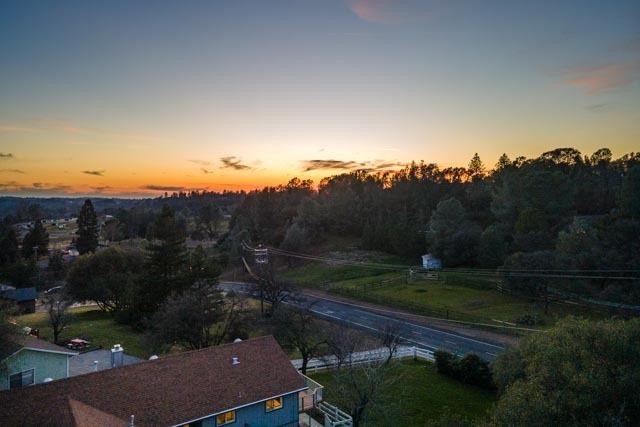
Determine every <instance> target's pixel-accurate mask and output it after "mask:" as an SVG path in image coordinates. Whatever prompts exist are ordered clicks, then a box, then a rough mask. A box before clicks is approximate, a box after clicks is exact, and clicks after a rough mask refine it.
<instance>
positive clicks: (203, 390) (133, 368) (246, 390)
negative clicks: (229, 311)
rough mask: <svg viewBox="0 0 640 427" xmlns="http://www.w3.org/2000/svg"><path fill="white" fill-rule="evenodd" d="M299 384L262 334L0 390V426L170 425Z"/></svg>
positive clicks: (285, 391) (276, 347)
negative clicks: (132, 420)
mask: <svg viewBox="0 0 640 427" xmlns="http://www.w3.org/2000/svg"><path fill="white" fill-rule="evenodd" d="M234 357H237V358H238V361H239V363H237V364H235V365H234V364H233V363H232V360H233V358H234ZM305 388H306V387H305V384H304V380H303V377H302V376H301V375H300V374H299V373H298V371H297V370H296V369H295V368H294V367H293V365H292V364H291V362H290V361H289V358H288V357H287V355H286V354H285V353H284V352H283V351H282V349H281V348H280V346H279V345H278V343H277V342H276V341H275V339H274V338H273V337H271V336H266V337H261V338H254V339H250V340H246V341H241V342H239V343H233V344H226V345H221V346H218V347H209V348H206V349H203V350H197V351H191V352H185V353H180V354H176V355H171V356H167V357H164V358H160V359H158V360H154V361H146V362H142V363H139V364H136V365H129V366H124V367H121V368H116V369H109V370H105V371H100V372H95V373H91V374H86V375H80V376H77V377H72V378H68V379H64V380H58V381H53V382H51V383H47V384H39V385H35V386H31V387H26V388H23V389H18V390H13V391H3V392H0V425H3V426H17V425H20V426H24V425H50V424H51V422H52V420H55V425H69V426H81V425H87V424H86V423H85V422H82V420H83V419H84V420H85V421H86V420H87V419H90V418H91V417H92V416H94V415H96V414H100V416H101V417H102V418H103V419H104V421H105V422H106V423H107V424H109V425H126V423H127V422H128V421H129V419H130V417H131V415H134V416H135V425H136V426H151V425H153V426H160V425H176V424H182V423H185V422H188V421H193V420H197V419H200V418H204V417H208V416H211V415H214V414H217V413H220V412H224V411H225V410H228V409H231V408H238V407H241V406H244V405H248V404H251V403H254V402H260V401H263V400H267V399H269V398H272V397H276V396H280V395H283V394H288V393H292V392H296V391H300V390H303V389H305Z"/></svg>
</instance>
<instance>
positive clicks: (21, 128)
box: [0, 117, 167, 148]
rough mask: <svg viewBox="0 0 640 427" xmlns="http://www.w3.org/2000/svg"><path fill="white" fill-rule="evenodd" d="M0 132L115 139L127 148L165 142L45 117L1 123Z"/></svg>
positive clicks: (142, 135) (159, 139) (130, 133)
mask: <svg viewBox="0 0 640 427" xmlns="http://www.w3.org/2000/svg"><path fill="white" fill-rule="evenodd" d="M0 132H58V133H63V134H67V135H73V136H81V137H83V138H109V139H117V140H118V141H121V142H122V143H123V144H124V145H125V146H127V147H129V148H146V147H147V145H144V144H141V143H145V142H147V143H150V142H167V140H166V139H163V138H159V137H157V136H155V135H151V134H148V133H144V132H129V131H121V130H113V129H105V128H98V127H90V126H79V125H76V124H74V123H72V122H71V121H69V120H65V119H59V118H47V117H39V118H32V119H29V120H22V121H20V122H18V123H2V124H0Z"/></svg>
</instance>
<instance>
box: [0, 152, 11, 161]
mask: <svg viewBox="0 0 640 427" xmlns="http://www.w3.org/2000/svg"><path fill="white" fill-rule="evenodd" d="M10 159H13V154H11V153H0V160H10Z"/></svg>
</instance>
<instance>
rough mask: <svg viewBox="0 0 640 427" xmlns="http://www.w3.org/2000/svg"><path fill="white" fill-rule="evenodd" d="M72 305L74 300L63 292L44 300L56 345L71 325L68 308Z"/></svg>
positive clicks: (48, 296) (50, 295)
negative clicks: (63, 332)
mask: <svg viewBox="0 0 640 427" xmlns="http://www.w3.org/2000/svg"><path fill="white" fill-rule="evenodd" d="M71 304H72V300H71V299H70V298H68V296H67V295H66V294H65V293H63V292H61V293H53V294H49V295H47V296H46V298H45V299H44V307H45V309H46V311H47V316H48V320H49V326H51V330H52V332H53V342H54V343H56V344H58V340H59V338H60V334H61V333H62V331H64V330H65V329H66V328H67V326H68V325H69V320H70V318H71V315H70V314H69V312H68V308H69V307H70V306H71Z"/></svg>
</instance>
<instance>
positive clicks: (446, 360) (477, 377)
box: [434, 350, 495, 390]
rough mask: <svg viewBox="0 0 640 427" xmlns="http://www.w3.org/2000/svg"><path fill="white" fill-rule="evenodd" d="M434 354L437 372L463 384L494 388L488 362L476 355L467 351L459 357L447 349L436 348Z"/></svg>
mask: <svg viewBox="0 0 640 427" xmlns="http://www.w3.org/2000/svg"><path fill="white" fill-rule="evenodd" d="M434 356H435V359H436V370H437V371H438V373H440V374H442V375H446V376H448V377H450V378H453V379H456V380H458V381H461V382H463V383H465V384H470V385H474V386H477V387H482V388H485V389H489V390H494V389H495V385H494V383H493V376H492V374H491V367H490V365H489V362H487V361H485V360H483V359H481V358H480V357H479V356H478V355H476V354H473V353H469V354H467V355H465V356H464V357H463V358H462V359H460V358H458V357H457V356H455V355H454V354H451V353H449V352H447V351H444V350H438V351H436V352H435V353H434Z"/></svg>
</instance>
